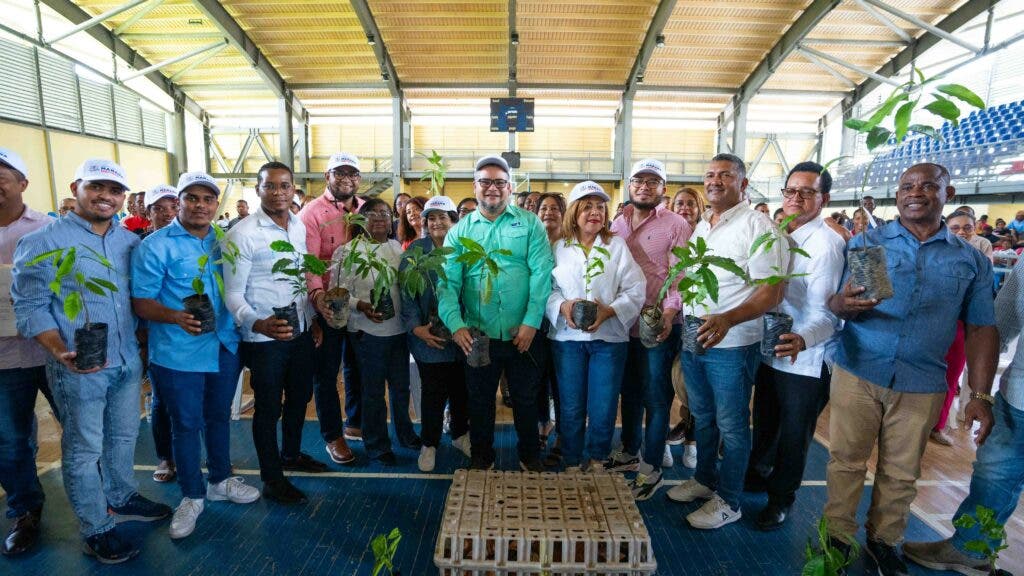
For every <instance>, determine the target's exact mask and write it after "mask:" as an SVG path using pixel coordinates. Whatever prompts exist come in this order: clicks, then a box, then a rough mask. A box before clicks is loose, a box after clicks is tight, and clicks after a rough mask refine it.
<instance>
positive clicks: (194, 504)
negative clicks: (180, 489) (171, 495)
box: [168, 497, 205, 540]
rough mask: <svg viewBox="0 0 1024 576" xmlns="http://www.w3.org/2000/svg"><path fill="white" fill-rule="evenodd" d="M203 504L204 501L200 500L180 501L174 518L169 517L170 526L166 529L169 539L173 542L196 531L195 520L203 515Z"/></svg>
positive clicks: (186, 498)
mask: <svg viewBox="0 0 1024 576" xmlns="http://www.w3.org/2000/svg"><path fill="white" fill-rule="evenodd" d="M204 503H205V500H203V499H202V498H188V497H185V498H182V499H181V504H179V505H178V509H177V510H175V511H174V516H173V517H171V526H170V528H169V529H168V532H169V533H170V535H171V538H173V539H175V540H177V539H178V538H184V537H186V536H188V535H189V534H191V533H192V531H193V530H195V529H196V519H197V518H199V515H200V514H202V513H203V506H204Z"/></svg>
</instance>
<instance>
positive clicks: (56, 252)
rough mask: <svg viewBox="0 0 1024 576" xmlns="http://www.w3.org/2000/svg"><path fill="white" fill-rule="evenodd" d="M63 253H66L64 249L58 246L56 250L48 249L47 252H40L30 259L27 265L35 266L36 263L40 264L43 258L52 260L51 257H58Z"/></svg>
mask: <svg viewBox="0 0 1024 576" xmlns="http://www.w3.org/2000/svg"><path fill="white" fill-rule="evenodd" d="M63 253H64V249H63V248H57V249H55V250H48V251H46V252H43V253H42V254H39V255H38V256H36V257H35V258H33V259H31V260H29V261H28V262H27V263H26V264H25V265H26V266H35V265H36V264H39V263H40V262H42V261H43V260H50V259H51V258H53V259H56V258H57V257H58V256H60V255H61V254H63Z"/></svg>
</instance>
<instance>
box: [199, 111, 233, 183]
mask: <svg viewBox="0 0 1024 576" xmlns="http://www.w3.org/2000/svg"><path fill="white" fill-rule="evenodd" d="M201 120H202V121H203V165H204V166H206V173H207V174H212V173H213V170H212V169H211V168H212V166H213V163H212V162H211V157H212V156H213V155H212V154H211V153H210V150H211V148H213V136H212V135H211V134H210V119H209V117H207V116H206V114H203V117H202V118H201ZM224 171H225V172H227V170H226V169H225V170H224Z"/></svg>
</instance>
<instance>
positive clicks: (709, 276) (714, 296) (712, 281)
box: [698, 268, 718, 303]
mask: <svg viewBox="0 0 1024 576" xmlns="http://www.w3.org/2000/svg"><path fill="white" fill-rule="evenodd" d="M698 272H699V273H700V276H701V279H702V280H703V284H704V288H705V289H706V290H707V291H708V297H709V298H711V301H712V302H715V303H717V302H718V277H717V276H715V273H714V272H712V271H711V269H710V268H701V269H700V270H698Z"/></svg>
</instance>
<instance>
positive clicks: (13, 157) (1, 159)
mask: <svg viewBox="0 0 1024 576" xmlns="http://www.w3.org/2000/svg"><path fill="white" fill-rule="evenodd" d="M0 163H2V164H6V165H8V166H10V167H11V168H14V169H15V170H17V171H18V172H21V175H22V176H24V177H25V180H28V167H27V166H25V161H24V160H22V159H21V156H18V153H17V152H15V151H14V150H10V149H8V148H0Z"/></svg>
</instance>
